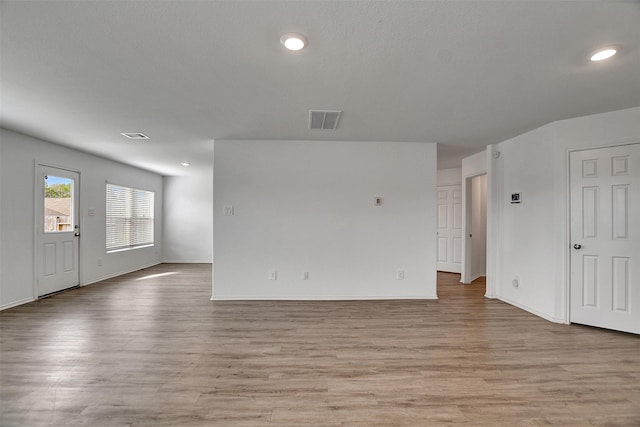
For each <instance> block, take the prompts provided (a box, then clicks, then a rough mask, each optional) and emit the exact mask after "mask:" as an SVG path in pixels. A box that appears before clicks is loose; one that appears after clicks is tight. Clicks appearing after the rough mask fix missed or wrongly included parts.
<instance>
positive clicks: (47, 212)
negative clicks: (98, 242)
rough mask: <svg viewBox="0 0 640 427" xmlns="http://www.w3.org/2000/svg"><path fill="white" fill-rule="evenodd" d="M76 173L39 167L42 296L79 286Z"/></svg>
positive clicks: (39, 278) (39, 285)
mask: <svg viewBox="0 0 640 427" xmlns="http://www.w3.org/2000/svg"><path fill="white" fill-rule="evenodd" d="M79 187H80V176H79V174H78V173H77V172H73V171H68V170H64V169H58V168H53V167H50V166H44V165H38V167H37V179H36V189H35V191H36V203H35V207H36V212H35V219H36V226H35V230H36V239H35V240H36V249H35V250H36V254H35V260H36V267H35V268H36V280H37V294H38V296H43V295H47V294H50V293H52V292H58V291H61V290H63V289H67V288H71V287H73V286H77V285H78V284H80V274H79V273H80V272H79V268H78V265H79V251H78V248H79V236H80V228H79V222H78V220H79V218H80V217H79V215H78V213H79V209H78V202H79V200H80V199H79V194H80V193H79Z"/></svg>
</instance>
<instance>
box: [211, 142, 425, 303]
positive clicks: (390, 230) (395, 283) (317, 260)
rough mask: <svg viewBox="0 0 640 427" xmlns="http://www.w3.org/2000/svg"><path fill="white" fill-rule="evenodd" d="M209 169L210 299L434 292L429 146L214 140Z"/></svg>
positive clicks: (404, 295)
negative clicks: (211, 188) (211, 186)
mask: <svg viewBox="0 0 640 427" xmlns="http://www.w3.org/2000/svg"><path fill="white" fill-rule="evenodd" d="M214 171H215V173H214V175H215V177H214V224H215V226H214V233H215V238H214V260H215V262H214V269H213V270H214V284H213V298H214V299H252V298H255V299H359V298H366V299H372V298H436V247H435V232H436V221H435V210H436V206H435V197H434V194H435V188H436V145H435V144H430V143H380V142H367V143H357V142H355V143H354V142H327V141H322V142H320V141H318V142H309V141H216V142H215V166H214ZM377 196H378V197H382V206H374V198H375V197H377ZM399 270H402V271H403V272H404V278H403V280H398V271H399ZM305 272H308V273H309V278H308V280H305V279H304V273H305Z"/></svg>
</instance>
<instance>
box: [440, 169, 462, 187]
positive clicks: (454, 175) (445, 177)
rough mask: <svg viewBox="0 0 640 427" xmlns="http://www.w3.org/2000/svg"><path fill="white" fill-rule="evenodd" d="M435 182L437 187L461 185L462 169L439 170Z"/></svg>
mask: <svg viewBox="0 0 640 427" xmlns="http://www.w3.org/2000/svg"><path fill="white" fill-rule="evenodd" d="M436 180H437V185H438V186H441V185H459V184H462V168H449V169H439V170H438V174H437V176H436Z"/></svg>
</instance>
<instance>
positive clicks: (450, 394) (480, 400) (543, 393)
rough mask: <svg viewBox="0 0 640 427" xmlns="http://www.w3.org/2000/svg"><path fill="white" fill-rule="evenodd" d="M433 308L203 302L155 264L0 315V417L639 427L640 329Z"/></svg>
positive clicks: (444, 288)
mask: <svg viewBox="0 0 640 427" xmlns="http://www.w3.org/2000/svg"><path fill="white" fill-rule="evenodd" d="M459 277H460V276H459V275H456V274H450V273H438V294H439V297H440V299H439V300H437V301H226V302H211V301H210V300H209V297H210V292H211V285H210V284H211V266H210V265H205V264H162V265H159V266H156V267H152V268H149V269H145V270H141V271H138V272H135V273H131V274H128V275H125V276H121V277H118V278H113V279H109V280H105V281H103V282H100V283H96V284H94V285H90V286H86V287H83V288H79V289H74V290H71V291H68V292H64V293H61V294H58V295H55V296H53V297H50V298H47V299H43V300H39V301H36V302H34V303H30V304H25V305H22V306H19V307H15V308H12V309H9V310H5V311H2V312H0V425H2V426H7V427H13V426H98V427H99V426H138V427H141V426H154V427H155V426H187V427H189V426H218V425H219V426H225V427H226V426H232V427H233V426H268V425H274V426H300V425H313V426H336V425H342V426H432V425H433V426H438V425H459V426H526V427H541V426H636V427H638V426H640V337H638V336H636V335H631V334H624V333H618V332H613V331H607V330H602V329H597V328H590V327H584V326H578V325H570V326H568V325H559V324H554V323H550V322H548V321H546V320H543V319H540V318H538V317H536V316H534V315H532V314H530V313H527V312H525V311H522V310H520V309H518V308H516V307H513V306H510V305H508V304H505V303H502V302H500V301H497V300H489V299H486V298H484V291H485V285H484V282H483V280H482V279H480V280H478V281H476V282H474V283H473V284H471V285H461V284H460V283H459Z"/></svg>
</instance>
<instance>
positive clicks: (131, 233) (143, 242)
mask: <svg viewBox="0 0 640 427" xmlns="http://www.w3.org/2000/svg"><path fill="white" fill-rule="evenodd" d="M153 196H154V193H153V191H145V190H139V189H137V188H129V187H122V186H119V185H113V184H107V252H109V251H116V250H120V249H130V248H136V247H140V246H149V245H153Z"/></svg>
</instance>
